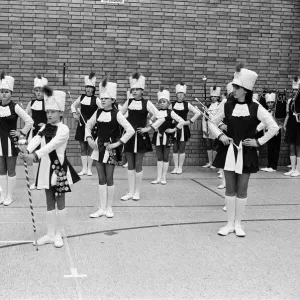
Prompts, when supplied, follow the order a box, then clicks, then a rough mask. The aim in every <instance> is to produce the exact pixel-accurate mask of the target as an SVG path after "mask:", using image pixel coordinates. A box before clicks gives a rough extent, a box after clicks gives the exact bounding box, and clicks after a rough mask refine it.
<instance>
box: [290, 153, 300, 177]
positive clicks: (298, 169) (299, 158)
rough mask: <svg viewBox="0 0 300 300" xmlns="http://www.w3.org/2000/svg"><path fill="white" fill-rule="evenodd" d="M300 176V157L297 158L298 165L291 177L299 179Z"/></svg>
mask: <svg viewBox="0 0 300 300" xmlns="http://www.w3.org/2000/svg"><path fill="white" fill-rule="evenodd" d="M299 176H300V157H297V165H296V168H295V171H294V172H293V173H292V174H291V177H299Z"/></svg>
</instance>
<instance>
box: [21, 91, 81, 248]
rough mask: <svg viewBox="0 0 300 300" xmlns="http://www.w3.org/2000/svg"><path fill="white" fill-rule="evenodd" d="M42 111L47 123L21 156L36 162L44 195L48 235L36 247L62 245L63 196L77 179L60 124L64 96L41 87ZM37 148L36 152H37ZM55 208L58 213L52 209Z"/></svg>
mask: <svg viewBox="0 0 300 300" xmlns="http://www.w3.org/2000/svg"><path fill="white" fill-rule="evenodd" d="M43 92H44V93H45V109H46V113H47V119H48V123H47V124H46V125H45V126H43V127H42V128H41V129H40V130H39V132H38V134H37V135H36V136H34V137H33V138H32V140H31V141H30V142H29V144H28V146H27V153H21V154H20V155H21V157H26V158H30V159H33V161H34V162H39V166H38V172H37V178H36V187H37V189H38V190H39V189H44V190H45V193H46V203H47V212H46V224H47V234H46V235H44V236H42V237H41V238H39V239H38V240H37V244H38V245H39V246H40V245H44V244H54V246H55V247H57V248H60V247H62V246H63V244H64V243H63V239H62V237H63V236H64V224H65V222H66V208H65V207H66V204H65V193H67V192H70V191H71V189H70V185H71V184H73V183H75V182H77V181H78V180H80V177H79V176H78V175H77V173H76V172H75V170H74V169H73V167H72V166H71V165H70V163H69V162H68V160H67V157H66V154H65V152H66V147H67V143H68V139H69V128H68V126H67V125H65V124H63V123H62V122H61V118H62V116H63V112H64V110H65V101H66V94H65V93H64V92H62V91H52V89H51V88H49V87H48V86H45V87H43ZM38 146H40V149H39V150H36V149H37V147H38ZM55 206H56V207H57V211H56V210H55Z"/></svg>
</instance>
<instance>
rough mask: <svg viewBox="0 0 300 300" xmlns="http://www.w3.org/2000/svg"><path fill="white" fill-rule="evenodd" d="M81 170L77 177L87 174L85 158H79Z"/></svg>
mask: <svg viewBox="0 0 300 300" xmlns="http://www.w3.org/2000/svg"><path fill="white" fill-rule="evenodd" d="M81 163H82V170H81V171H80V172H79V173H78V175H79V176H82V175H86V173H87V156H81Z"/></svg>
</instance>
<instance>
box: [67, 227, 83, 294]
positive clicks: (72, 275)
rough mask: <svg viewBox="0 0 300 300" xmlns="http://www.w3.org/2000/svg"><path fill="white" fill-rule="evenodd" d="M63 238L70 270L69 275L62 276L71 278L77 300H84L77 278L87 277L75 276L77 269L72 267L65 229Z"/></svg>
mask: <svg viewBox="0 0 300 300" xmlns="http://www.w3.org/2000/svg"><path fill="white" fill-rule="evenodd" d="M63 236H64V244H65V249H66V252H67V256H68V258H69V263H70V269H71V275H64V278H68V276H69V277H71V278H74V281H75V286H76V292H77V296H78V299H79V300H83V299H84V298H83V295H82V290H81V286H80V283H79V281H78V278H84V277H87V276H86V275H85V274H79V276H76V274H77V275H78V272H77V268H75V267H74V266H75V265H74V261H73V257H72V255H71V251H70V246H69V242H68V238H67V235H66V232H65V229H63ZM80 275H85V276H80ZM66 276H67V277H66Z"/></svg>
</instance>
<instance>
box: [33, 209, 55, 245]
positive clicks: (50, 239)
mask: <svg viewBox="0 0 300 300" xmlns="http://www.w3.org/2000/svg"><path fill="white" fill-rule="evenodd" d="M55 220H56V210H55V209H53V210H49V211H47V212H46V226H47V234H46V235H44V236H42V237H41V238H39V239H38V240H37V244H38V246H42V245H45V244H53V243H54V238H55ZM33 244H34V245H35V242H33Z"/></svg>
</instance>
